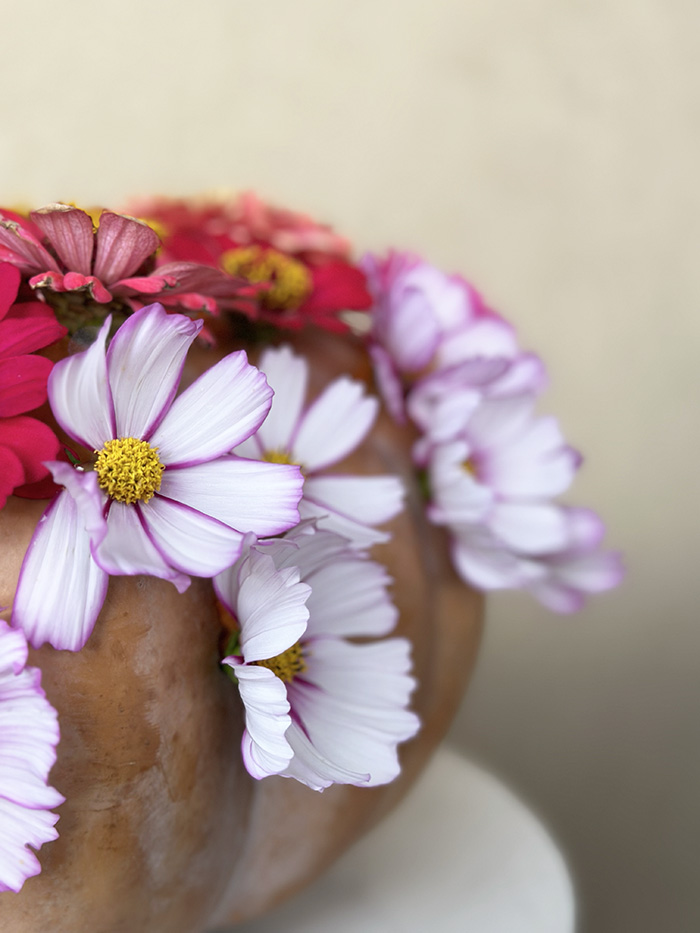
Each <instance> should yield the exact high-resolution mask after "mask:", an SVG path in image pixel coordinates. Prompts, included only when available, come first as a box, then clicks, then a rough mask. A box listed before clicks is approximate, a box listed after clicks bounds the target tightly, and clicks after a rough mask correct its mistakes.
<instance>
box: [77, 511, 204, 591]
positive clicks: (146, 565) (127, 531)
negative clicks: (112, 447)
mask: <svg viewBox="0 0 700 933" xmlns="http://www.w3.org/2000/svg"><path fill="white" fill-rule="evenodd" d="M93 556H94V558H95V560H96V561H97V563H98V564H99V565H100V567H102V569H103V570H105V571H106V572H107V573H110V574H114V575H117V576H134V575H136V574H141V573H142V574H147V575H148V576H151V577H160V579H162V580H169V581H170V582H171V583H174V584H175V586H176V588H177V591H178V593H184V591H185V590H186V589H187V587H188V586H189V585H190V582H191V581H190V578H189V577H188V576H186V575H185V574H183V573H180V572H179V571H178V570H176V569H175V568H174V567H171V566H170V564H169V563H168V562H167V560H166V558H165V556H164V555H163V554H162V553H161V552H160V550H159V549H158V548H157V546H156V544H155V543H154V541H153V540H152V539H151V537H150V536H149V534H148V530H147V528H146V527H144V524H143V523H142V521H141V517H140V514H139V507H138V505H126V504H125V503H123V502H116V501H113V502H112V503H111V504H110V509H109V514H108V515H107V535H106V537H105V538H104V540H103V541H102V542H101V543H100V544H99V545H96V546H94V547H93Z"/></svg>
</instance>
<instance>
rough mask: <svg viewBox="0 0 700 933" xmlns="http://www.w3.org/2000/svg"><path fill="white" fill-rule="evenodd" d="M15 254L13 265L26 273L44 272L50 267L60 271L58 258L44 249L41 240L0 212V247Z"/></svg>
mask: <svg viewBox="0 0 700 933" xmlns="http://www.w3.org/2000/svg"><path fill="white" fill-rule="evenodd" d="M2 246H4V247H5V249H8V250H10V252H11V253H12V254H13V256H12V262H13V265H16V266H18V267H19V268H20V269H21V270H22V272H24V273H32V272H44V271H47V270H49V269H51V270H54V271H56V272H58V271H59V268H58V264H57V263H56V260H55V259H54V257H53V256H52V255H51V253H49V252H48V250H46V249H44V247H43V246H42V244H41V241H40V240H38V239H37V237H36V236H34V234H33V233H32V232H31V231H30V230H28V229H27V228H26V227H24V226H23V225H22V224H20V223H19V222H18V221H16V220H12V219H11V218H9V217H3V216H2V215H1V214H0V247H2Z"/></svg>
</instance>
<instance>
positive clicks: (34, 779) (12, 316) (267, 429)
mask: <svg viewBox="0 0 700 933" xmlns="http://www.w3.org/2000/svg"><path fill="white" fill-rule="evenodd" d="M130 210H131V211H132V212H133V213H135V214H137V215H138V216H139V217H142V218H145V220H137V219H134V218H133V217H131V216H127V215H122V214H117V213H114V212H111V211H103V212H101V213H99V214H90V213H88V212H86V211H83V210H81V209H79V208H77V207H74V206H72V205H51V206H49V207H47V208H44V209H42V210H39V211H35V212H32V213H31V214H30V215H28V216H24V215H20V214H17V213H13V212H9V211H4V212H0V466H1V467H2V472H1V473H0V507H2V506H3V505H4V504H5V501H6V498H7V496H9V495H10V494H14V495H35V496H40V497H41V496H45V497H46V498H48V499H49V501H48V505H47V508H46V511H45V513H44V515H43V516H42V518H41V519H40V521H39V522H38V524H37V527H36V530H35V532H34V535H33V537H32V539H31V542H30V544H29V547H28V548H27V551H26V554H25V557H24V561H23V564H22V568H21V571H20V576H19V581H18V584H17V589H16V594H15V599H14V603H13V606H12V612H11V615H10V617H9V621H10V626H11V627H10V626H8V625H6V624H5V623H1V627H0V837H2V838H3V839H9V840H11V841H10V842H9V843H7V844H6V845H2V844H0V890H2V889H8V890H15V891H16V890H19V889H20V888H21V886H22V884H23V882H24V880H25V879H26V878H27V877H30V876H31V875H33V874H36V873H37V872H38V871H39V870H40V866H39V863H38V861H37V859H36V857H35V856H34V855H33V854H32V853H31V852H29V850H28V849H27V846H32V847H33V848H35V849H37V848H39V847H40V846H41V845H42V844H43V843H44V842H46V841H49V840H50V839H52V838H55V836H56V830H55V829H54V824H55V822H56V820H57V816H56V814H55V813H53V812H52V811H53V808H54V807H55V806H57V805H58V804H59V803H60V802H61V800H62V798H61V797H60V795H59V794H58V792H57V791H55V790H54V789H53V788H51V787H50V786H49V784H48V781H49V771H50V768H51V765H52V764H53V761H54V759H55V749H56V745H57V743H58V738H59V736H58V727H57V723H56V714H55V711H53V709H52V708H51V706H50V704H49V703H48V701H47V699H46V697H45V696H44V694H43V691H42V689H41V684H40V672H39V671H37V670H34V669H32V668H27V667H25V666H24V662H25V659H26V641H29V643H30V644H31V645H33V646H34V647H39V646H41V645H42V644H44V643H47V642H48V643H49V644H50V645H52V646H53V647H54V648H56V649H59V650H69V651H78V650H80V649H81V648H82V647H83V645H84V644H85V643H86V641H87V640H88V638H89V637H90V634H91V632H92V630H93V627H94V626H95V624H99V623H98V616H99V613H100V610H101V607H102V604H103V601H104V599H105V595H106V592H107V587H108V583H109V577H110V576H113V575H136V574H147V575H151V576H155V577H159V578H161V579H164V580H167V581H170V582H171V583H173V584H174V585H175V586H176V587H177V589H178V591H180V592H183V591H184V590H185V589H186V588H187V587H188V586H189V584H190V582H191V578H192V577H193V576H194V577H203V578H208V579H211V580H212V581H213V587H214V590H215V593H216V596H217V598H218V600H219V602H220V605H221V606H222V618H223V617H226V618H227V619H228V624H229V631H228V635H227V639H226V649H225V652H224V655H223V657H222V666H223V669H225V670H226V671H228V673H229V674H230V676H231V679H232V680H233V681H234V682H235V683H236V684H237V688H238V691H239V693H240V696H241V699H242V702H243V704H244V707H245V713H246V722H245V731H244V734H243V739H242V754H243V760H244V762H245V765H246V768H247V769H248V771H249V772H250V774H251V775H252V776H253V777H255V778H263V777H266V776H269V775H273V774H276V775H281V776H283V777H290V778H294V779H296V780H298V781H300V782H302V783H304V784H306V785H307V786H309V787H311V788H314V789H316V790H322V789H324V788H325V787H328V786H329V785H331V784H333V783H349V784H357V785H365V786H372V785H376V784H382V783H386V782H388V781H391V780H392V779H393V778H394V777H396V775H397V774H398V773H399V769H400V767H399V758H398V751H397V749H398V745H399V744H400V743H401V742H404V741H406V740H407V739H409V738H411V737H412V736H413V735H415V733H416V731H417V730H418V727H419V723H418V719H417V717H416V716H415V714H414V713H413V712H411V711H410V710H409V708H408V707H409V701H410V696H411V693H412V690H413V688H414V686H415V683H414V680H413V678H412V676H411V673H410V671H411V661H410V645H409V643H408V642H407V641H406V639H404V638H400V637H396V636H392V635H391V633H392V631H393V629H394V627H395V625H396V621H397V611H396V609H395V607H394V605H393V603H392V601H391V597H390V593H389V585H390V580H389V578H388V576H387V574H386V571H385V569H384V567H383V566H382V565H381V564H380V563H378V562H377V561H376V560H374V559H373V558H372V557H370V554H369V549H370V548H371V547H373V546H374V545H377V544H381V543H382V542H385V541H387V540H388V538H389V534H388V533H387V532H386V530H384V529H383V528H382V527H381V526H383V525H384V524H385V523H386V522H387V521H389V520H390V519H391V518H393V517H394V516H396V515H397V514H398V513H399V511H400V510H401V508H402V505H403V497H404V490H403V485H402V483H401V481H400V480H399V479H398V478H397V477H394V476H356V475H353V474H342V473H338V472H336V471H335V469H334V470H332V472H330V473H329V472H327V470H328V469H329V468H331V467H335V466H336V465H337V464H340V463H342V461H343V460H344V459H345V458H346V457H347V456H348V455H349V454H350V453H351V452H352V451H354V450H355V449H356V448H358V447H359V446H360V445H361V444H362V443H363V441H364V440H365V438H366V437H367V435H368V433H369V431H370V430H371V428H372V426H373V424H374V422H375V419H376V417H377V414H378V411H379V407H380V400H379V399H378V398H377V397H375V396H374V395H373V394H371V392H370V391H369V390H368V386H367V385H365V384H364V383H363V382H360V381H358V380H357V379H353V378H350V377H349V376H340V377H339V378H337V379H336V380H334V381H333V382H332V383H330V384H329V385H327V386H326V387H325V388H324V389H323V390H322V391H321V392H320V394H318V395H317V396H316V398H315V399H314V400H313V401H309V399H308V388H307V383H308V380H309V375H310V374H309V369H308V364H307V362H306V360H305V359H304V358H302V357H300V356H298V355H296V354H295V353H294V352H293V351H292V350H291V348H290V347H288V346H285V345H281V346H273V345H270V346H267V347H266V348H265V349H264V350H263V352H262V353H261V355H260V358H259V362H258V366H257V367H256V366H253V365H251V364H250V363H249V362H248V359H247V356H246V353H245V352H244V351H243V350H239V351H237V352H233V353H230V354H228V355H227V356H224V357H223V359H220V361H219V362H217V363H216V364H215V365H214V366H212V367H211V368H209V369H208V370H206V371H205V372H204V373H203V375H201V376H200V377H199V378H198V379H196V380H195V381H194V382H192V384H190V385H188V386H187V387H186V388H184V389H183V390H182V391H180V390H179V385H180V381H181V376H182V373H183V368H184V366H185V360H186V357H187V355H188V352H189V350H190V348H191V346H192V344H193V343H194V342H195V341H196V340H198V339H199V340H201V339H202V338H203V336H205V335H206V336H207V339H209V340H212V339H213V336H214V331H213V330H212V331H210V332H209V333H207V329H208V324H207V323H205V321H204V320H203V319H204V318H206V317H209V319H210V322H211V320H213V318H214V317H215V316H217V315H218V316H224V317H226V316H228V317H230V318H231V320H232V321H233V322H234V323H235V324H236V326H237V327H240V325H241V322H242V321H243V322H245V333H246V336H248V337H250V336H253V337H256V338H257V339H258V340H259V341H262V340H266V339H269V338H270V336H271V335H275V334H276V335H277V337H276V340H275V341H274V342H275V343H276V342H277V340H278V339H279V337H280V335H283V334H284V329H289V328H297V329H298V328H300V327H304V326H316V327H323V328H325V329H328V330H330V331H335V332H343V331H347V330H348V329H349V328H350V326H351V320H352V319H351V317H349V316H348V315H347V313H346V312H355V313H356V312H358V311H359V312H366V326H365V327H362V328H360V332H361V334H360V335H358V334H355V335H354V336H353V339H355V340H360V339H361V340H364V341H365V343H366V348H367V353H368V359H371V361H372V364H373V371H374V384H375V385H376V387H377V389H378V392H379V395H380V397H381V399H382V400H383V402H384V405H385V407H386V409H387V410H388V411H389V413H390V414H391V415H392V416H393V417H394V419H395V420H396V421H398V422H399V423H402V424H408V423H410V424H411V428H410V429H411V430H412V431H413V432H414V433H415V434H416V437H417V440H416V443H415V446H414V458H415V468H416V471H417V473H418V474H419V475H420V477H421V479H422V480H423V481H424V485H425V489H426V510H427V515H428V517H429V519H430V520H431V521H432V522H434V523H435V524H437V525H442V526H444V527H445V528H446V529H447V531H448V533H449V536H450V539H451V542H452V558H453V562H454V565H455V568H456V570H457V572H458V573H459V574H460V575H461V576H462V578H463V579H464V580H465V581H466V582H468V583H471V584H472V585H474V586H476V587H479V588H481V589H485V590H488V589H495V588H506V587H521V588H524V589H527V590H529V591H530V592H532V593H533V594H534V595H535V596H537V597H538V598H539V599H540V600H541V601H542V602H544V603H545V604H547V605H549V606H551V607H552V608H554V609H556V610H560V611H571V610H573V609H576V608H578V607H579V606H580V605H581V603H582V601H583V599H584V597H585V596H586V595H587V594H589V593H593V592H597V591H600V590H604V589H607V588H609V587H611V586H613V585H615V584H616V583H617V582H618V580H619V579H620V576H621V568H620V562H619V558H618V557H617V555H615V554H611V553H607V552H604V551H601V550H600V547H599V544H600V540H601V537H602V525H601V523H600V521H599V519H598V518H597V517H596V516H595V515H594V514H593V513H592V512H590V511H588V510H585V509H575V508H572V507H570V506H563V505H560V504H559V503H558V502H555V501H554V499H555V497H556V496H558V495H559V494H560V493H562V492H563V491H564V490H565V489H566V488H567V487H568V486H569V484H570V482H571V480H572V478H573V476H574V473H575V471H576V469H577V467H578V465H579V461H580V458H579V457H578V455H577V454H576V453H575V452H574V451H573V450H572V449H571V448H570V447H569V446H568V445H567V444H566V443H565V442H564V440H563V438H562V436H561V434H560V431H559V429H558V426H557V424H556V422H555V421H553V420H552V419H549V418H544V417H541V416H539V415H537V414H536V413H535V412H534V403H535V401H536V398H537V396H538V395H539V393H540V392H541V390H542V388H543V385H544V367H543V365H542V363H541V361H540V360H539V359H538V358H537V357H536V356H534V355H533V354H529V353H525V352H523V351H521V350H520V349H519V347H518V345H517V342H516V338H515V334H514V331H513V329H512V327H511V326H510V325H508V324H507V323H506V322H505V321H504V320H503V319H502V318H501V317H500V316H498V315H497V314H495V313H494V312H492V311H491V310H490V309H489V308H487V307H486V305H485V304H484V303H483V301H482V299H481V298H480V296H479V295H478V293H477V292H476V291H475V290H474V289H473V288H472V287H471V286H470V285H469V284H468V283H467V282H465V281H464V280H463V279H461V278H459V277H457V276H447V275H445V274H444V273H442V272H440V271H439V270H438V269H436V268H434V267H433V266H431V265H429V264H428V263H426V262H424V261H423V260H421V259H419V258H418V257H415V256H411V255H409V254H399V253H392V254H390V255H389V256H388V257H387V258H380V257H376V256H365V257H364V258H363V259H362V260H361V262H360V263H354V262H353V261H352V258H351V254H350V249H349V246H348V244H347V243H346V241H344V240H342V239H341V238H340V237H338V236H337V235H336V234H335V233H334V232H333V231H332V230H330V229H329V228H328V227H325V226H322V225H320V224H317V223H315V222H314V221H312V220H311V219H309V218H308V217H306V216H304V215H300V214H295V213H292V212H289V211H284V210H279V209H277V208H272V207H269V206H267V205H265V204H263V203H262V202H261V201H260V200H259V199H257V198H256V197H255V196H253V195H250V194H246V195H243V196H241V197H239V198H235V199H232V200H230V201H223V202H222V201H217V202H214V201H203V202H188V201H170V200H165V199H154V200H149V201H145V202H141V203H138V204H134V205H132V206H131V208H130ZM37 351H40V352H37ZM370 371H371V368H370V367H368V372H370ZM47 397H48V402H49V405H48V406H47V405H46V404H45V403H46V400H47ZM358 638H359V639H360V641H359V642H358V641H357V640H356V639H358ZM25 639H26V640H25ZM15 696H18V697H19V696H21V698H22V699H21V702H20V701H17V702H15V701H14V700H13V699H12V698H13V697H15ZM8 698H9V699H10V702H6V701H7V700H8ZM30 714H31V715H32V716H33V717H34V718H33V720H32V721H33V723H34V726H33V727H32V728H28V729H26V730H25V729H24V726H23V724H24V723H25V722H26V721H28V718H29V716H30Z"/></svg>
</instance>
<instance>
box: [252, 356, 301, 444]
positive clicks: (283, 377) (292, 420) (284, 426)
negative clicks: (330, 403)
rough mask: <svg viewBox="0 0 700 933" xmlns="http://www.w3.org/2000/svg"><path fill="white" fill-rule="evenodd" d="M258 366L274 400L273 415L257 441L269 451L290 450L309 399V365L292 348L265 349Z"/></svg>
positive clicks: (260, 431) (263, 427)
mask: <svg viewBox="0 0 700 933" xmlns="http://www.w3.org/2000/svg"><path fill="white" fill-rule="evenodd" d="M259 365H260V369H261V370H262V371H263V372H264V373H265V376H266V377H267V381H268V383H269V385H270V387H271V388H272V389H273V391H274V393H275V397H274V400H273V404H272V408H271V409H270V414H269V415H268V416H267V418H266V419H265V421H264V422H263V424H262V426H261V427H260V430H259V431H258V438H259V439H260V443H261V445H262V447H263V449H264V450H266V451H270V450H286V451H288V450H290V448H291V442H292V433H293V431H294V429H295V428H296V425H297V423H298V421H299V418H300V417H301V412H302V407H303V404H304V398H305V396H306V384H307V381H308V364H307V362H306V360H305V359H304V358H303V357H300V356H296V355H295V354H294V353H293V352H292V350H291V348H290V347H288V346H283V347H278V348H276V349H267V350H265V352H264V353H263V354H262V356H261V357H260V364H259Z"/></svg>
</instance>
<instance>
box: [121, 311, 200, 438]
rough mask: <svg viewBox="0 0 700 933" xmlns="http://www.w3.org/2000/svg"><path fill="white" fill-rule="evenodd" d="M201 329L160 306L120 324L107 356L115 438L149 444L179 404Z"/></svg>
mask: <svg viewBox="0 0 700 933" xmlns="http://www.w3.org/2000/svg"><path fill="white" fill-rule="evenodd" d="M202 326H203V325H202V322H201V321H192V320H190V319H189V318H187V317H185V316H184V315H183V314H168V313H167V311H166V310H165V308H163V306H162V305H158V304H154V305H148V306H147V307H145V308H142V309H141V310H140V311H137V312H136V313H135V314H132V315H131V317H129V318H128V319H127V320H126V321H125V322H124V324H122V326H121V327H120V328H119V330H118V331H117V333H116V334H115V335H114V339H113V340H112V342H111V344H110V346H109V350H108V351H107V371H108V374H109V385H110V388H111V392H112V398H113V399H114V412H115V423H114V430H115V433H114V435H113V436H114V437H137V438H143V439H144V440H149V438H150V436H151V434H152V433H153V431H154V430H155V429H156V427H157V426H158V424H159V423H160V421H161V420H162V418H163V416H164V414H165V412H166V411H167V410H168V407H169V406H170V404H171V402H172V400H173V399H174V398H175V392H176V391H177V387H178V383H179V382H180V376H181V375H182V368H183V366H184V363H185V357H186V356H187V351H188V350H189V348H190V346H191V344H192V342H193V340H194V339H195V337H196V336H197V334H198V333H199V331H200V330H201V329H202Z"/></svg>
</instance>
